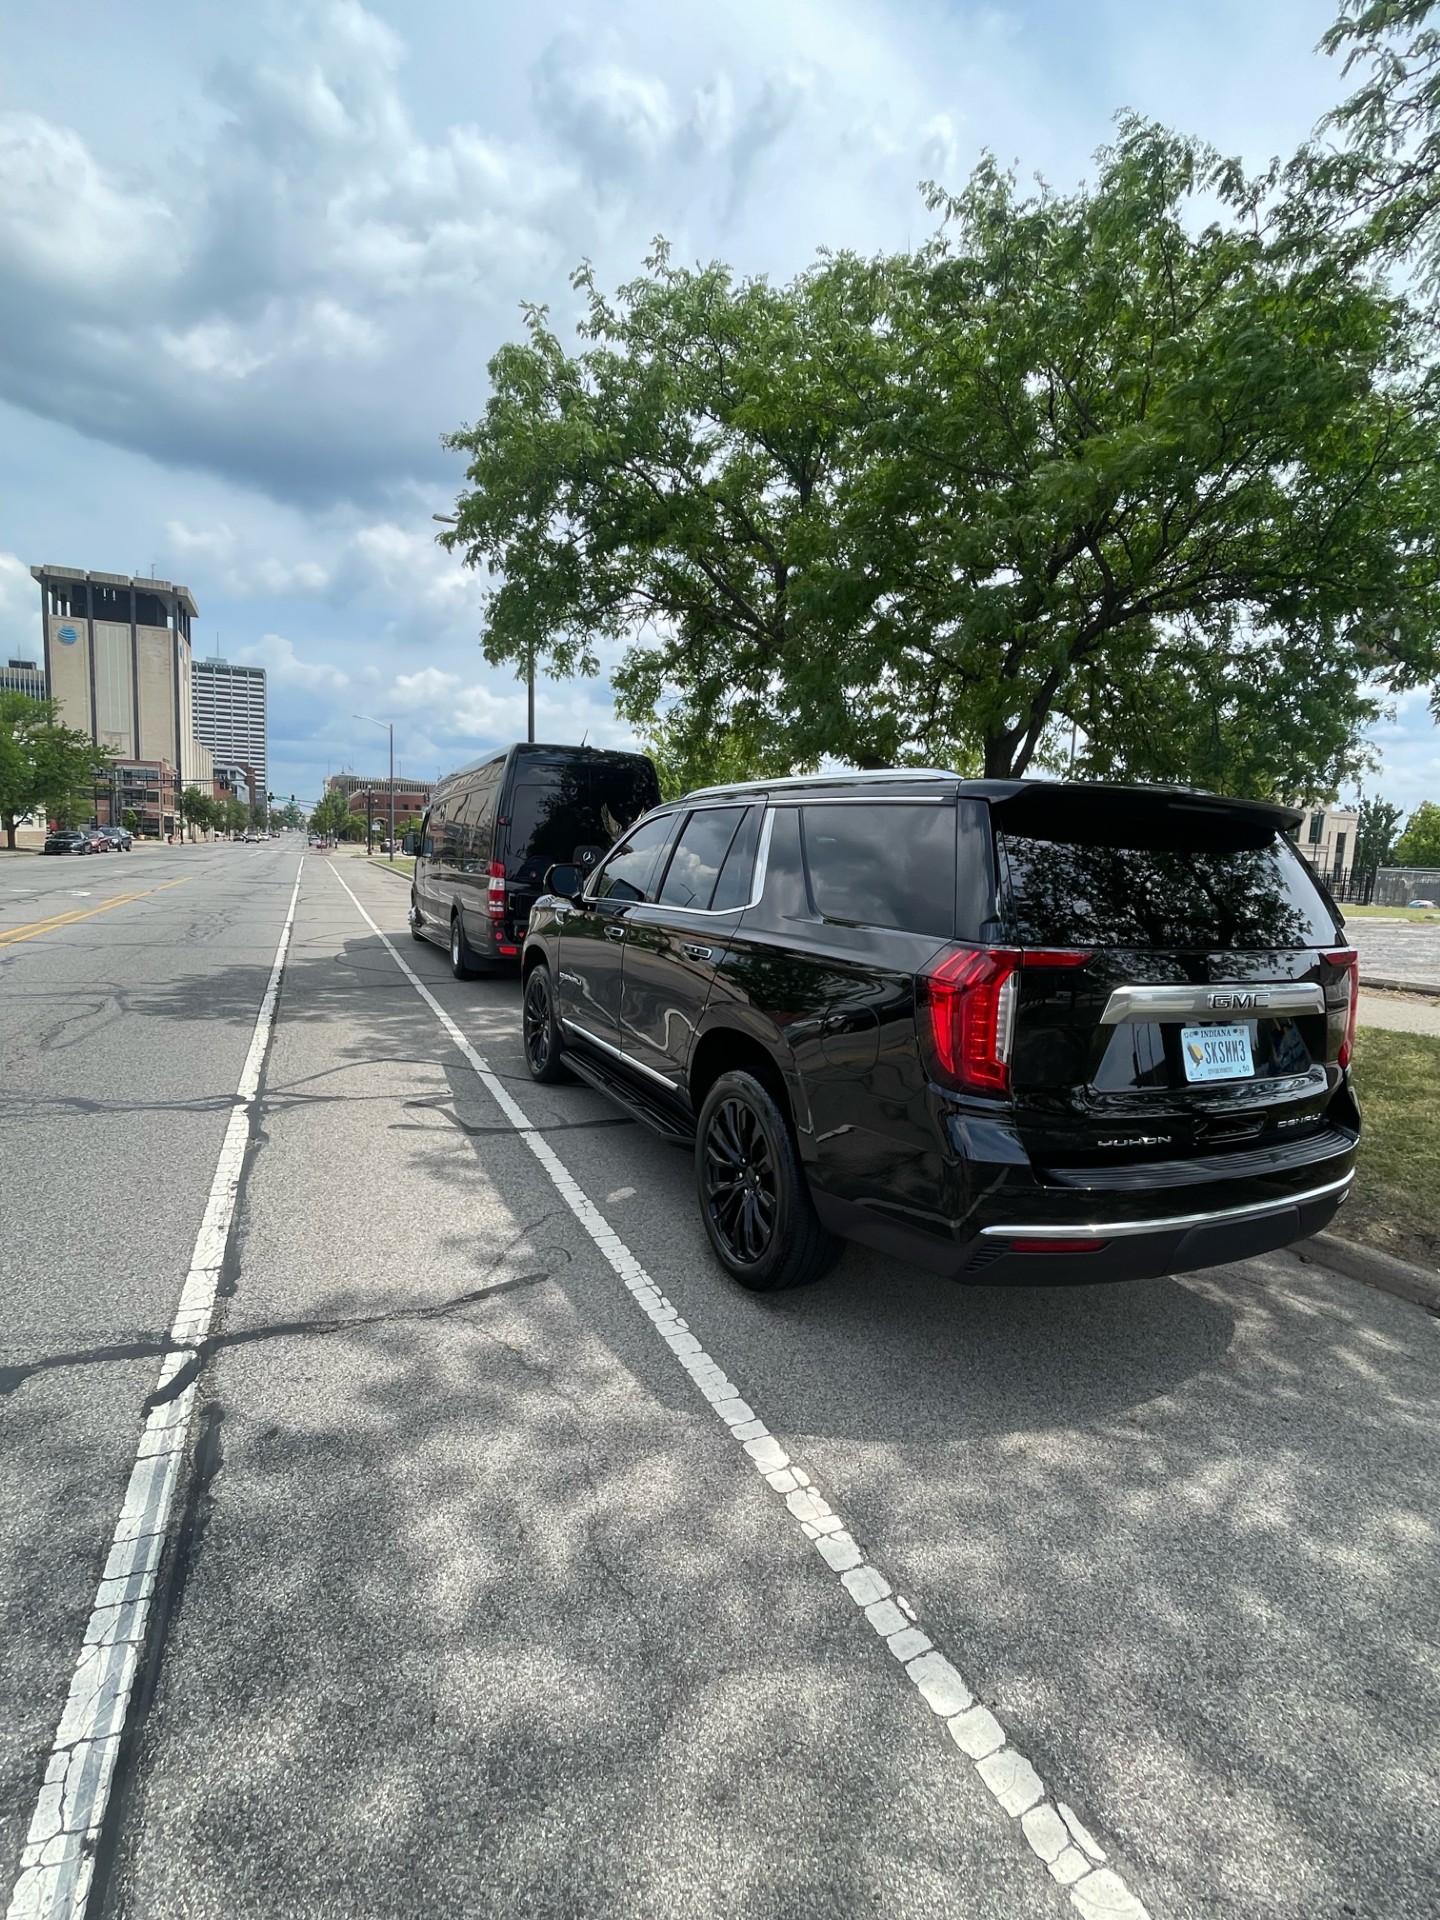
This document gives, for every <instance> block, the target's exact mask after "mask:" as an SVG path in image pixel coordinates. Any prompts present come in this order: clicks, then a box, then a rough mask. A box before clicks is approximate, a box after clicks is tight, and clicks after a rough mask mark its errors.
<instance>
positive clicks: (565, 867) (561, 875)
mask: <svg viewBox="0 0 1440 1920" xmlns="http://www.w3.org/2000/svg"><path fill="white" fill-rule="evenodd" d="M584 884H585V869H584V868H583V867H577V866H576V865H575V864H574V862H573V861H571V860H562V861H559V862H557V864H556V865H555V866H553V867H551V869H550V871H549V872H548V873H547V874H546V875H545V891H546V892H547V893H556V894H559V895H560V897H561V899H562V900H573V899H574V898H575V896H576V895H577V894H578V893H579V891H580V889H581V888H582V887H583V886H584Z"/></svg>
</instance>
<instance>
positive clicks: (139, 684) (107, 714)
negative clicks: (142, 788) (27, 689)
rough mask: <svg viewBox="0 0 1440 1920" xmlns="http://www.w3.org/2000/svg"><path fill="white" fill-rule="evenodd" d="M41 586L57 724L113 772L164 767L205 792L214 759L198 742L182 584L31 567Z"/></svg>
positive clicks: (186, 592) (191, 611) (187, 599)
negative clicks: (100, 755) (84, 737)
mask: <svg viewBox="0 0 1440 1920" xmlns="http://www.w3.org/2000/svg"><path fill="white" fill-rule="evenodd" d="M30 572H31V574H32V576H33V577H34V579H35V580H37V581H38V582H39V585H40V602H41V615H42V619H43V622H44V635H45V680H46V684H47V685H48V687H49V690H50V697H51V698H52V699H53V700H54V701H55V703H56V706H57V708H58V710H59V715H60V719H61V720H62V721H63V722H64V724H65V725H66V726H67V727H76V728H78V729H79V730H80V731H81V732H82V733H88V734H89V735H90V738H91V739H92V740H93V741H94V742H95V744H96V745H97V746H99V747H107V748H109V750H110V752H111V753H112V754H113V755H114V756H115V762H116V764H117V765H119V766H122V767H123V766H126V765H136V766H140V765H144V766H146V767H147V768H148V767H153V768H168V769H169V770H170V772H171V777H172V779H178V781H179V783H180V784H181V785H184V786H188V785H191V784H194V785H198V786H200V787H202V788H203V789H204V790H205V791H207V792H208V791H209V789H210V785H211V780H212V769H213V760H212V757H211V754H210V750H209V748H208V747H203V746H201V744H200V743H199V741H198V740H197V739H196V737H195V716H194V708H193V696H192V693H191V659H190V623H191V622H192V621H193V620H194V619H195V618H196V616H197V614H198V612H199V609H198V608H197V607H196V605H195V602H194V600H193V599H192V597H191V594H190V589H189V588H188V587H181V586H174V585H172V584H171V582H170V581H168V580H147V579H145V578H144V577H143V575H142V576H139V577H132V576H130V575H129V574H123V573H86V572H84V571H83V570H82V569H81V568H79V567H53V566H43V567H31V569H30Z"/></svg>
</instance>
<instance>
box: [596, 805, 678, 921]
mask: <svg viewBox="0 0 1440 1920" xmlns="http://www.w3.org/2000/svg"><path fill="white" fill-rule="evenodd" d="M674 830H675V818H674V815H673V814H664V815H662V817H661V818H660V819H658V820H647V821H646V822H645V824H644V826H641V827H637V828H636V829H635V831H634V833H632V834H631V836H630V838H629V839H628V840H627V841H626V842H625V843H624V845H623V846H621V847H619V848H617V849H616V851H615V852H614V853H612V854H611V856H610V858H609V859H608V860H607V861H606V862H605V865H604V866H603V867H602V868H601V869H600V872H599V873H598V874H597V876H596V880H595V898H596V899H597V900H653V899H654V898H655V895H654V892H653V890H652V883H653V881H654V878H655V869H656V865H657V863H658V861H659V858H660V855H661V854H662V853H663V852H664V851H665V849H666V847H668V846H669V844H670V836H671V834H672V833H673V832H674Z"/></svg>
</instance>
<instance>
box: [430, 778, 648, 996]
mask: <svg viewBox="0 0 1440 1920" xmlns="http://www.w3.org/2000/svg"><path fill="white" fill-rule="evenodd" d="M659 798H660V784H659V782H658V781H657V779H656V778H655V769H654V767H653V766H652V765H651V764H650V762H649V761H648V760H647V759H646V758H645V756H644V754H640V753H616V752H610V751H608V750H606V749H604V748H600V747H552V746H540V745H535V744H528V743H527V744H522V745H517V746H512V747H505V748H502V749H501V750H500V752H498V753H493V754H490V755H488V756H487V757H486V758H485V759H484V760H477V761H475V762H474V763H473V764H472V765H470V766H468V767H462V768H461V769H460V771H459V772H458V773H452V774H450V775H448V776H447V778H445V779H444V780H442V781H441V782H440V784H439V785H438V786H437V787H436V788H435V792H434V795H433V797H432V799H431V802H430V807H429V810H428V811H427V813H426V815H425V818H424V821H423V823H422V826H421V829H420V851H419V853H418V854H417V856H416V859H415V872H414V875H413V878H412V882H411V887H410V931H411V933H412V934H413V935H414V936H415V938H416V939H417V940H433V941H435V942H436V943H437V945H440V946H443V947H445V948H446V949H447V950H448V952H449V954H450V965H451V968H452V970H453V972H454V973H455V976H456V978H457V979H460V980H467V979H469V978H470V977H471V976H472V975H474V974H477V973H481V972H496V971H501V970H505V969H509V968H513V967H514V965H515V963H516V961H517V960H518V959H519V955H520V943H521V942H522V940H523V939H524V938H525V927H526V923H527V921H528V918H529V914H530V909H531V907H532V906H533V905H534V903H535V901H536V900H538V899H539V897H540V894H541V892H542V891H543V886H544V880H545V875H546V873H547V872H548V871H549V869H550V867H551V866H553V865H554V863H555V862H556V861H557V860H561V861H566V862H569V863H571V864H573V865H574V866H575V867H576V868H577V869H578V870H579V871H581V872H588V871H589V870H590V868H591V867H593V866H594V865H595V864H596V862H597V861H599V860H601V859H603V858H604V856H605V854H606V853H607V852H608V851H609V850H610V848H611V847H612V846H613V845H614V844H615V842H616V840H617V839H619V837H620V835H621V834H622V833H624V832H625V830H626V829H627V828H628V827H630V826H633V825H634V823H635V821H637V820H638V819H639V818H640V816H641V814H643V813H645V812H647V811H648V809H649V808H651V807H653V806H654V805H655V804H656V803H657V801H658V800H659Z"/></svg>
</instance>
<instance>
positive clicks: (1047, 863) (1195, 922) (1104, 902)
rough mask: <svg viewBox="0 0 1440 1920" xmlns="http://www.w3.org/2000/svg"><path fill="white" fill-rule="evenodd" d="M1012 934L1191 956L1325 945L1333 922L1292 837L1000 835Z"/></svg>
mask: <svg viewBox="0 0 1440 1920" xmlns="http://www.w3.org/2000/svg"><path fill="white" fill-rule="evenodd" d="M1000 844H1001V847H1002V849H1003V850H1004V854H1005V869H1006V877H1007V882H1008V887H1007V891H1008V902H1007V919H1008V922H1009V933H1010V937H1011V938H1012V939H1014V940H1015V941H1017V942H1018V943H1019V944H1020V945H1021V946H1055V947H1059V946H1071V947H1161V948H1169V949H1171V950H1180V951H1185V952H1192V953H1196V952H1198V953H1222V952H1227V951H1245V950H1251V951H1254V950H1260V951H1264V950H1267V949H1270V948H1277V947H1327V946H1332V945H1333V944H1334V941H1335V928H1334V924H1333V922H1332V920H1331V918H1330V914H1329V911H1328V909H1327V908H1326V906H1325V902H1324V900H1323V899H1322V898H1321V896H1320V893H1319V890H1318V889H1317V887H1316V886H1315V883H1314V881H1313V880H1312V879H1311V878H1310V875H1309V873H1308V871H1307V870H1306V867H1305V863H1304V862H1303V861H1302V860H1301V859H1300V857H1299V856H1298V854H1296V852H1295V850H1294V848H1293V847H1291V845H1290V843H1289V842H1288V841H1287V840H1284V839H1281V838H1276V839H1275V840H1273V841H1272V842H1271V843H1270V844H1269V845H1268V846H1261V847H1256V846H1249V847H1237V848H1235V849H1234V850H1233V851H1229V852H1227V851H1225V850H1224V849H1223V848H1217V847H1216V846H1215V845H1214V844H1213V842H1212V844H1210V845H1208V846H1203V847H1184V846H1177V845H1171V846H1166V847H1117V846H1094V845H1090V844H1086V843H1084V842H1079V841H1068V840H1032V839H1030V838H1029V837H1028V836H1024V835H1019V834H1011V833H1002V835H1001V837H1000Z"/></svg>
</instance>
